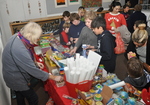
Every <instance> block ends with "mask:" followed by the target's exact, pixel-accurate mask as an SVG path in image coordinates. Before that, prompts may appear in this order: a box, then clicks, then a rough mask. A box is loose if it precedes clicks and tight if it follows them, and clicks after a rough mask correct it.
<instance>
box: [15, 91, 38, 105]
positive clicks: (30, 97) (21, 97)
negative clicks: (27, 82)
mask: <svg viewBox="0 0 150 105" xmlns="http://www.w3.org/2000/svg"><path fill="white" fill-rule="evenodd" d="M15 93H16V99H17V104H18V105H25V98H26V99H27V101H28V103H29V105H38V96H37V94H36V93H35V92H34V90H33V89H32V88H30V89H29V90H26V91H15Z"/></svg>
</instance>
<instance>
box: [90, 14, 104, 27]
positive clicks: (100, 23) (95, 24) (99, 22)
mask: <svg viewBox="0 0 150 105" xmlns="http://www.w3.org/2000/svg"><path fill="white" fill-rule="evenodd" d="M99 27H102V28H103V30H106V21H105V19H104V18H103V17H101V16H97V17H96V18H95V19H94V20H93V21H92V23H91V28H99Z"/></svg>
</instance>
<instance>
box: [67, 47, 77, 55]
mask: <svg viewBox="0 0 150 105" xmlns="http://www.w3.org/2000/svg"><path fill="white" fill-rule="evenodd" d="M76 50H77V48H76V47H74V48H73V49H72V50H71V51H70V52H69V54H70V55H73V54H75V53H76Z"/></svg>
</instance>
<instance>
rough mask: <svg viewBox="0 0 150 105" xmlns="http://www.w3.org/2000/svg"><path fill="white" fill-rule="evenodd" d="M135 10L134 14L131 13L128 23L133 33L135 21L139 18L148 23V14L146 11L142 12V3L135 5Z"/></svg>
mask: <svg viewBox="0 0 150 105" xmlns="http://www.w3.org/2000/svg"><path fill="white" fill-rule="evenodd" d="M134 10H135V12H134V13H133V14H131V15H130V17H129V19H128V21H127V24H128V30H129V31H130V32H131V33H133V31H134V29H133V26H134V23H135V22H136V21H137V20H143V21H144V23H145V24H147V22H146V15H145V14H144V13H142V12H141V10H142V6H141V5H140V4H137V5H135V7H134Z"/></svg>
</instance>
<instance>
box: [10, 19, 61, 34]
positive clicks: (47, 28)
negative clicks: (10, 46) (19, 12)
mask: <svg viewBox="0 0 150 105" xmlns="http://www.w3.org/2000/svg"><path fill="white" fill-rule="evenodd" d="M61 20H62V16H52V17H46V18H38V19H30V20H28V21H15V22H10V24H9V25H10V28H11V32H12V35H14V34H15V33H17V32H19V31H20V29H21V28H22V27H23V26H24V25H25V24H27V23H28V22H30V21H32V22H36V23H38V24H39V25H40V26H41V28H42V30H43V35H42V36H45V35H49V34H50V33H53V32H54V31H56V30H57V29H58V27H59V24H60V22H61Z"/></svg>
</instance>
